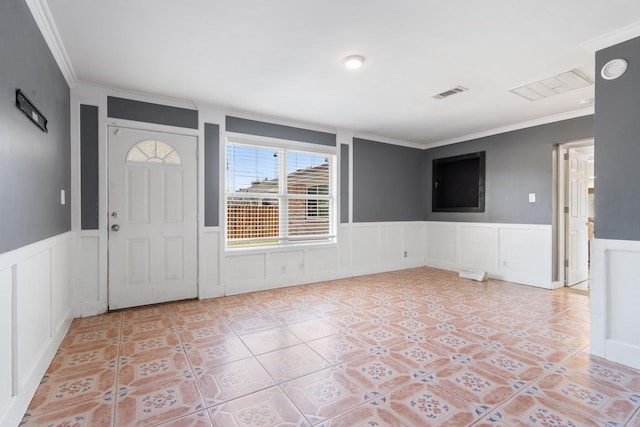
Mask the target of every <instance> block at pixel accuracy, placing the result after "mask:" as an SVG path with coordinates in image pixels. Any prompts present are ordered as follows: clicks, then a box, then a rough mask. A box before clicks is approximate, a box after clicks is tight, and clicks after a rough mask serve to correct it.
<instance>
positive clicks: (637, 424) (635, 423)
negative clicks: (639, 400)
mask: <svg viewBox="0 0 640 427" xmlns="http://www.w3.org/2000/svg"><path fill="white" fill-rule="evenodd" d="M626 427H640V409H638V410H637V411H636V413H635V415H634V416H633V417H632V418H631V419H630V420H629V422H628V423H627V426H626Z"/></svg>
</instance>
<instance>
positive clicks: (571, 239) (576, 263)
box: [566, 149, 589, 286]
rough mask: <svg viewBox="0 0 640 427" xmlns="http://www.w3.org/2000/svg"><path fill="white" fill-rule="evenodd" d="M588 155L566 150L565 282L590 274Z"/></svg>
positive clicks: (568, 282)
mask: <svg viewBox="0 0 640 427" xmlns="http://www.w3.org/2000/svg"><path fill="white" fill-rule="evenodd" d="M587 161H588V155H587V154H584V153H580V152H579V151H577V150H575V149H570V150H569V161H568V168H567V169H568V170H567V175H568V177H567V184H568V187H569V188H568V193H569V197H568V200H569V213H568V218H567V245H566V248H567V251H568V253H567V260H568V261H569V262H568V267H567V286H572V285H575V284H576V283H580V282H583V281H585V280H587V279H588V278H589V257H588V255H589V237H588V228H589V218H588V200H587V180H588V174H587Z"/></svg>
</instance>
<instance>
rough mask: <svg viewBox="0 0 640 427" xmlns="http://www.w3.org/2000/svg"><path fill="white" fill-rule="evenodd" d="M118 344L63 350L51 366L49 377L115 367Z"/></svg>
mask: <svg viewBox="0 0 640 427" xmlns="http://www.w3.org/2000/svg"><path fill="white" fill-rule="evenodd" d="M118 348H119V347H118V344H110V343H109V344H106V345H105V344H103V343H95V344H94V345H90V346H79V347H69V348H61V349H58V351H57V352H56V355H55V357H54V358H53V360H52V361H51V364H50V365H49V369H48V370H47V373H46V374H45V375H46V376H48V377H54V376H60V375H66V374H73V373H77V372H79V371H83V370H87V369H99V368H102V367H114V366H115V364H116V360H117V358H118Z"/></svg>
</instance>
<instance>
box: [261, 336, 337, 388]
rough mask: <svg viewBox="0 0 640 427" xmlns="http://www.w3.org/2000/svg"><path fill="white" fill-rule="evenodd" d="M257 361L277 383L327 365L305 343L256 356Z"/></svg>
mask: <svg viewBox="0 0 640 427" xmlns="http://www.w3.org/2000/svg"><path fill="white" fill-rule="evenodd" d="M258 361H260V363H261V364H262V366H264V368H265V369H266V370H267V372H269V374H270V375H271V376H272V377H273V379H274V380H275V381H276V382H278V383H280V382H283V381H288V380H291V379H293V378H298V377H301V376H303V375H306V374H310V373H312V372H316V371H319V370H321V369H324V368H326V367H328V366H329V363H328V362H327V361H326V360H324V359H323V358H322V357H321V356H320V355H318V353H316V352H315V351H313V350H312V349H311V348H309V346H307V345H306V344H299V345H295V346H293V347H287V348H284V349H282V350H276V351H272V352H271V353H265V354H262V355H260V356H258Z"/></svg>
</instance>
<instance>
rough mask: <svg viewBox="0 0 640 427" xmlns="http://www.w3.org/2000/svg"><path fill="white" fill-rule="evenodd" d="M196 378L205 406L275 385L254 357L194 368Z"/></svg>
mask: <svg viewBox="0 0 640 427" xmlns="http://www.w3.org/2000/svg"><path fill="white" fill-rule="evenodd" d="M196 379H197V380H198V384H199V386H200V390H201V391H202V395H203V397H204V399H205V403H206V405H207V407H210V406H213V405H217V404H220V403H224V402H227V401H229V400H233V399H237V398H238V397H241V396H245V395H247V394H250V393H254V392H256V391H260V390H263V389H265V388H269V387H272V386H274V385H275V382H274V381H273V379H272V378H271V376H270V375H269V374H268V373H267V371H266V370H265V369H264V368H263V367H262V365H260V363H258V361H257V360H256V359H254V358H249V359H244V360H239V361H237V362H231V363H227V364H226V365H220V366H216V367H214V368H210V369H196Z"/></svg>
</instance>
